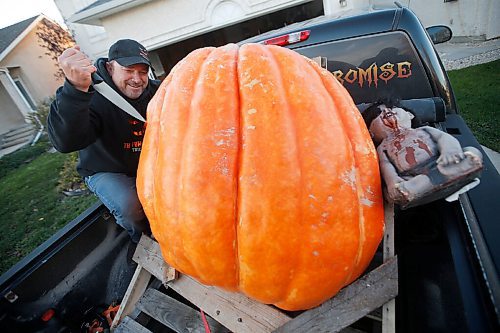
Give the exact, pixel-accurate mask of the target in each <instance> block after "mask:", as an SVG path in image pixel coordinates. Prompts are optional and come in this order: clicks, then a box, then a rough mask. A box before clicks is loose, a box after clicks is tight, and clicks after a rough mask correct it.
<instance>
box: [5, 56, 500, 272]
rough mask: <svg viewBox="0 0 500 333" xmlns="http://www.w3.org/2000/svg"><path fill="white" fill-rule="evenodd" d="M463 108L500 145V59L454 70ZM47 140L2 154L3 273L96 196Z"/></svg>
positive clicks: (487, 139)
mask: <svg viewBox="0 0 500 333" xmlns="http://www.w3.org/2000/svg"><path fill="white" fill-rule="evenodd" d="M449 77H450V80H451V82H452V85H453V87H454V90H455V93H456V97H457V100H458V104H459V107H460V112H461V114H462V116H463V117H464V118H465V120H466V121H467V123H468V125H469V126H470V127H471V129H472V131H473V132H474V134H475V135H476V136H477V138H478V139H479V142H480V143H481V144H482V145H485V146H487V147H489V148H491V149H494V150H496V151H500V141H499V140H500V138H499V135H498V133H500V128H499V127H500V117H499V111H498V110H499V107H498V105H499V104H500V90H499V89H500V88H499V87H500V60H498V61H494V62H491V63H488V64H483V65H478V66H474V67H469V68H465V69H461V70H455V71H451V72H449ZM48 147H49V145H48V143H47V142H41V143H39V144H37V145H36V146H34V147H28V148H25V149H22V150H20V151H18V152H15V153H13V154H10V155H7V156H4V157H3V158H1V159H0V228H1V229H0V230H2V233H1V234H0V253H2V256H1V257H0V274H1V273H3V272H5V271H6V270H7V269H8V268H9V267H11V266H12V265H13V264H14V263H16V262H17V261H19V260H20V259H21V258H23V257H24V256H25V255H27V254H28V253H30V252H31V251H32V250H33V249H34V248H36V247H37V246H38V245H40V244H41V243H43V242H44V241H45V240H46V239H48V238H49V237H50V236H51V235H53V234H54V233H55V232H56V231H57V230H59V229H60V228H61V227H63V226H64V225H65V224H66V223H68V222H69V221H71V220H72V219H73V218H75V217H76V216H78V214H80V213H81V212H82V211H84V210H85V209H86V208H87V207H89V206H90V205H91V204H92V203H94V202H95V201H96V198H95V197H94V196H92V195H86V196H78V197H66V196H64V195H63V194H61V193H60V190H58V188H57V185H58V182H59V180H60V177H61V176H60V172H61V170H62V168H63V165H64V163H65V161H68V160H69V159H70V158H71V157H70V155H63V154H60V153H48V152H46V151H47V149H48Z"/></svg>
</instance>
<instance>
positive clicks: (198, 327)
mask: <svg viewBox="0 0 500 333" xmlns="http://www.w3.org/2000/svg"><path fill="white" fill-rule="evenodd" d="M137 307H138V308H139V309H140V310H141V311H142V312H144V313H146V314H148V315H149V316H151V317H152V318H154V319H156V320H158V321H159V322H161V323H162V324H163V325H165V326H167V327H169V328H171V329H173V330H174V331H176V332H179V333H205V326H204V324H203V320H202V317H201V312H200V311H199V310H195V309H193V308H191V307H189V306H188V305H186V304H183V303H181V302H179V301H177V300H175V299H173V298H172V297H169V296H167V295H165V294H163V293H162V292H160V291H158V290H154V289H151V288H149V289H148V290H146V292H145V293H144V296H143V297H142V298H141V299H140V300H139V302H138V303H137ZM205 317H206V319H207V322H208V324H209V326H210V331H211V332H221V333H222V332H224V333H228V332H229V330H228V329H227V328H225V327H224V326H222V325H221V324H219V323H218V322H217V321H215V320H214V319H212V318H210V317H209V316H205Z"/></svg>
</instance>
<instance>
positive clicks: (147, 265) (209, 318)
mask: <svg viewBox="0 0 500 333" xmlns="http://www.w3.org/2000/svg"><path fill="white" fill-rule="evenodd" d="M393 208H394V207H393V206H392V205H390V204H386V207H385V220H386V228H385V235H384V241H383V257H384V262H383V264H381V265H380V266H378V267H376V268H375V269H373V270H371V271H370V272H368V273H366V274H365V275H363V276H362V277H360V278H359V279H358V280H356V281H355V282H353V283H352V284H350V285H348V286H346V287H345V288H343V289H342V290H341V291H340V292H339V293H338V294H337V295H335V297H333V298H331V299H329V300H328V301H326V302H325V303H323V304H322V305H320V306H318V307H316V308H313V309H310V310H307V311H304V312H302V313H301V314H299V315H298V316H296V317H294V318H292V317H291V316H290V315H289V314H287V313H285V312H283V311H280V310H279V309H277V308H275V307H273V306H269V305H265V304H262V303H259V302H257V301H254V300H252V299H250V298H248V297H246V296H244V295H242V294H239V293H231V292H227V291H224V290H221V289H219V288H216V287H210V286H205V285H203V284H201V283H199V282H197V281H196V280H194V279H192V278H191V277H189V276H187V275H183V274H179V273H178V272H176V271H175V270H174V269H173V268H172V267H169V266H168V265H167V264H166V263H165V262H164V260H163V258H162V256H161V252H160V248H159V244H158V243H157V242H156V241H154V240H152V239H151V238H149V237H146V236H143V237H142V238H141V240H140V242H139V244H138V246H137V249H136V252H135V254H134V256H133V259H134V260H135V261H136V262H137V263H138V265H137V269H136V272H135V274H134V276H133V278H132V281H131V282H130V285H129V288H128V290H127V292H126V294H125V297H124V299H123V301H122V305H121V307H120V310H119V312H118V314H117V315H116V317H115V320H114V322H113V325H112V330H113V331H114V332H138V333H140V332H151V331H150V330H148V329H146V328H145V327H144V326H142V325H140V324H139V323H138V322H137V321H136V320H134V319H133V318H134V317H137V315H138V313H143V314H147V315H148V316H150V317H151V318H154V319H155V320H157V321H159V322H160V323H162V324H164V325H165V326H167V327H169V328H170V329H172V330H174V331H175V332H206V330H205V327H204V325H205V324H206V323H207V322H208V324H209V326H210V331H211V332H252V333H256V332H340V331H343V332H359V331H357V330H354V329H350V328H349V325H351V324H352V323H354V322H356V321H358V320H359V319H361V318H363V317H365V316H368V317H369V316H372V317H373V313H374V311H375V313H376V312H377V309H378V313H380V315H379V316H380V317H381V318H376V320H381V321H382V324H381V326H382V332H385V333H390V332H395V321H394V317H395V304H394V298H395V297H396V296H397V293H398V283H397V282H398V281H397V258H396V256H395V255H394V213H393V212H394V209H393ZM152 276H154V277H155V278H156V279H157V280H158V281H161V284H163V285H164V286H165V287H167V288H170V289H171V290H172V291H175V293H177V294H178V295H180V296H182V297H183V298H184V299H186V300H188V301H189V302H190V303H192V304H193V305H194V306H196V307H198V308H199V309H201V310H203V314H202V312H200V311H199V310H195V309H194V308H193V307H192V306H188V305H186V304H184V303H182V302H180V301H178V300H176V299H174V298H172V297H170V296H168V295H166V294H165V293H162V292H160V291H158V290H156V288H157V287H158V285H159V284H156V287H150V288H149V289H148V288H147V287H148V284H149V283H150V280H151V277H152ZM150 286H151V285H150ZM204 314H206V317H205V318H206V322H204V321H203V320H202V316H203V315H204ZM379 316H378V315H375V317H379Z"/></svg>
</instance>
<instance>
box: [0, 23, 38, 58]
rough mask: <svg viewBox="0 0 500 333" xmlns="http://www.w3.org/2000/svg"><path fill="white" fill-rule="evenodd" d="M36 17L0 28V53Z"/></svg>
mask: <svg viewBox="0 0 500 333" xmlns="http://www.w3.org/2000/svg"><path fill="white" fill-rule="evenodd" d="M37 17H38V15H37V16H33V17H30V18H29V19H26V20H24V21H21V22H18V23H15V24H13V25H9V26H8V27H5V28H2V29H0V53H2V52H3V51H4V50H5V49H6V48H8V47H9V45H10V44H12V42H13V41H14V40H16V38H17V36H19V35H20V34H22V33H23V31H24V30H26V28H28V27H29V25H30V24H31V23H33V21H35V19H36V18H37Z"/></svg>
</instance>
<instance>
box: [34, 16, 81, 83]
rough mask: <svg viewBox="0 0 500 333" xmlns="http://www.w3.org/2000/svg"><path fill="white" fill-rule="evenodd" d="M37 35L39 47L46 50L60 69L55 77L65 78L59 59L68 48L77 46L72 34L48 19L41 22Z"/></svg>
mask: <svg viewBox="0 0 500 333" xmlns="http://www.w3.org/2000/svg"><path fill="white" fill-rule="evenodd" d="M36 35H37V37H38V45H40V46H41V47H43V48H45V49H46V50H47V51H46V52H45V54H46V55H48V56H49V57H50V58H51V59H52V60H54V63H55V66H56V67H57V68H58V70H57V72H56V73H55V74H54V76H55V77H56V78H57V79H59V78H63V77H64V73H63V71H62V69H61V68H60V67H59V64H58V62H57V58H58V57H59V56H60V55H61V53H62V52H63V51H64V50H65V49H67V48H68V47H72V46H74V45H75V40H74V39H73V36H71V34H70V33H69V32H68V31H67V30H65V29H63V28H62V27H61V26H60V25H59V24H57V23H55V22H52V21H51V20H48V19H46V18H43V19H42V20H41V21H40V24H39V25H38V27H37V31H36Z"/></svg>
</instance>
